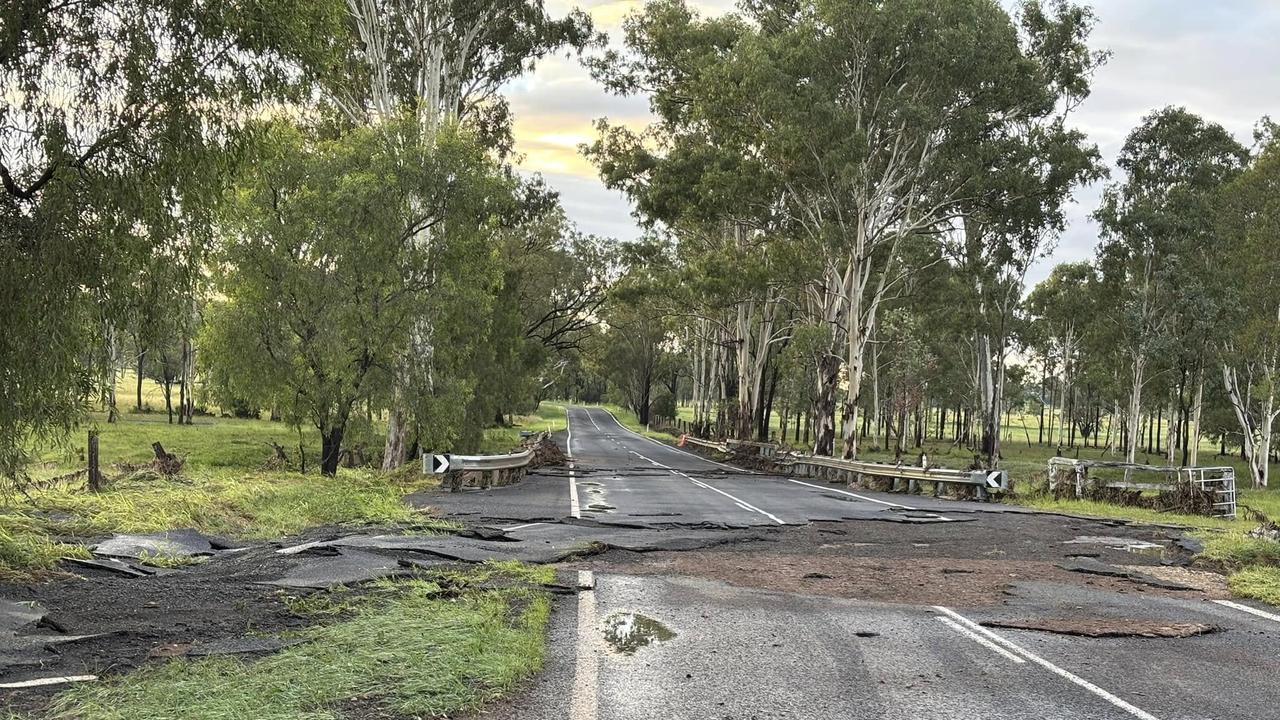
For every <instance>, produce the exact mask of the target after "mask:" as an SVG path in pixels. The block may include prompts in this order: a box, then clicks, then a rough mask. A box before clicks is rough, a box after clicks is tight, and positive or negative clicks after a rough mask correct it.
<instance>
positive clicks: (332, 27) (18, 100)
mask: <svg viewBox="0 0 1280 720" xmlns="http://www.w3.org/2000/svg"><path fill="white" fill-rule="evenodd" d="M341 22H342V17H341V13H340V9H339V8H338V7H337V6H336V5H334V4H333V3H332V2H328V0H273V1H270V2H256V3H190V2H176V3H175V2H170V1H169V0H85V1H83V2H47V0H13V1H12V2H9V3H7V4H6V5H5V11H4V13H3V14H2V15H0V276H2V277H3V278H4V282H3V288H4V290H3V292H0V316H3V317H4V318H5V332H4V333H3V337H0V368H3V370H2V371H0V372H3V381H2V382H0V473H3V474H7V475H13V474H15V473H17V472H19V471H20V467H21V461H22V458H23V449H24V447H27V446H28V445H29V444H30V443H32V442H39V441H45V440H51V439H54V438H56V437H59V436H61V435H62V434H63V433H64V431H66V430H68V429H69V428H70V426H71V425H72V424H73V423H75V422H76V421H77V420H78V419H79V418H80V417H81V416H82V412H83V410H84V406H85V404H84V400H85V399H86V398H88V397H91V396H92V394H93V388H94V387H95V386H96V385H99V384H102V383H105V382H106V380H107V377H106V376H107V374H108V371H107V367H109V366H112V365H114V360H112V358H114V357H115V356H116V355H117V352H116V351H115V350H111V351H107V352H103V351H101V350H100V348H101V347H102V346H103V345H104V344H106V345H112V346H116V347H117V349H118V346H117V340H116V338H117V337H118V335H119V334H120V333H121V332H123V329H124V327H125V325H126V324H127V313H128V308H129V307H130V305H131V304H132V303H133V302H134V301H136V299H137V297H138V291H139V287H140V286H141V283H139V282H137V279H138V269H139V268H140V267H142V266H144V265H145V264H146V262H147V261H148V259H149V258H151V257H152V256H154V255H157V254H159V255H168V256H170V257H174V258H176V259H175V265H176V268H177V269H178V270H179V272H176V273H174V275H173V276H172V278H166V279H165V281H164V282H165V285H164V288H163V293H162V294H163V295H165V296H167V297H169V298H174V297H182V296H184V295H189V294H190V280H191V278H192V277H193V275H194V274H195V273H196V272H197V271H198V268H199V266H200V262H199V258H200V255H201V251H202V250H203V249H204V248H205V247H206V246H207V244H208V242H209V239H210V230H209V228H210V225H211V223H210V222H209V221H210V219H211V217H212V212H213V205H214V204H215V203H214V201H215V200H216V199H217V198H218V197H219V196H220V194H221V190H222V187H223V185H224V183H225V182H226V176H227V173H226V171H227V169H228V163H227V160H228V158H229V157H231V156H232V154H233V151H234V150H235V149H236V148H237V147H238V146H239V144H240V143H239V141H240V133H239V129H240V126H241V124H242V122H243V120H244V119H245V118H246V117H247V116H249V115H252V114H253V113H255V112H257V111H258V109H260V108H261V107H262V106H263V105H266V104H268V103H274V102H281V101H289V100H290V99H291V98H296V97H298V94H297V91H298V90H300V89H301V88H302V87H304V86H306V85H307V84H308V82H309V80H310V79H311V78H313V73H312V72H311V69H312V68H315V67H325V66H328V65H331V64H332V59H331V58H330V56H329V52H330V43H329V42H328V39H329V38H330V37H333V36H334V35H336V34H337V33H338V32H339V28H340V26H341Z"/></svg>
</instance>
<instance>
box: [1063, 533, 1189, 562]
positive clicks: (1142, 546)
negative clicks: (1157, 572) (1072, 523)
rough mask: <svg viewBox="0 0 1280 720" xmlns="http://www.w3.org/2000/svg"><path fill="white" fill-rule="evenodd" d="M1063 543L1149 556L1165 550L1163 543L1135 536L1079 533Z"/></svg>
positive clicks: (1158, 555) (1161, 553)
mask: <svg viewBox="0 0 1280 720" xmlns="http://www.w3.org/2000/svg"><path fill="white" fill-rule="evenodd" d="M1063 544H1064V545H1104V546H1106V547H1108V548H1110V549H1112V550H1123V551H1125V552H1131V553H1134V554H1137V555H1149V556H1151V557H1163V556H1164V553H1165V550H1166V549H1167V548H1165V546H1164V545H1161V544H1159V543H1153V542H1147V541H1146V540H1138V539H1136V538H1126V537H1109V536H1104V535H1081V536H1079V537H1077V538H1075V539H1074V540H1066V541H1064V542H1063Z"/></svg>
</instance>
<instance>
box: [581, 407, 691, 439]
mask: <svg viewBox="0 0 1280 720" xmlns="http://www.w3.org/2000/svg"><path fill="white" fill-rule="evenodd" d="M594 407H599V408H604V409H605V410H608V411H609V412H611V413H613V416H614V417H615V418H617V419H618V422H620V423H622V426H623V427H625V428H626V429H628V430H630V431H631V432H633V433H636V434H638V435H644V436H645V437H648V438H653V439H654V440H659V441H662V442H668V443H671V442H678V441H679V440H680V437H679V436H678V435H672V434H670V433H664V432H658V431H657V430H654V429H653V426H652V425H650V427H648V428H646V427H645V426H644V424H643V423H641V422H640V418H639V417H637V416H636V414H635V413H634V412H632V411H630V410H628V409H627V408H624V407H622V406H621V405H612V404H604V405H595V406H594Z"/></svg>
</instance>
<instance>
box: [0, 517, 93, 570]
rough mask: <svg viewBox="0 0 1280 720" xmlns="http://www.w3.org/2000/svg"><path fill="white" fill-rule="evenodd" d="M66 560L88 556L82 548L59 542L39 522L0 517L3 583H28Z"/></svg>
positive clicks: (0, 551)
mask: <svg viewBox="0 0 1280 720" xmlns="http://www.w3.org/2000/svg"><path fill="white" fill-rule="evenodd" d="M63 557H79V558H87V557H89V551H88V550H87V549H85V548H84V547H83V546H81V545H71V544H68V543H63V542H59V541H58V540H56V539H54V538H53V537H51V536H50V533H49V531H48V528H47V527H46V526H45V525H44V523H43V522H41V521H40V520H38V519H35V518H31V517H28V516H25V515H21V514H17V513H3V514H0V580H12V581H18V580H26V579H30V578H33V577H36V578H38V577H41V576H44V575H47V574H49V573H52V572H54V571H56V570H57V568H58V560H59V559H61V558H63Z"/></svg>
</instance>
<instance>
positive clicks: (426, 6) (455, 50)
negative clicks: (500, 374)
mask: <svg viewBox="0 0 1280 720" xmlns="http://www.w3.org/2000/svg"><path fill="white" fill-rule="evenodd" d="M346 4H347V9H348V11H349V14H350V18H351V23H352V30H351V32H350V33H349V34H348V35H347V36H346V37H347V39H348V40H349V42H348V43H347V44H346V45H345V46H344V49H345V50H346V56H345V62H344V63H343V64H341V65H340V66H339V67H338V68H337V71H336V72H333V73H331V74H329V75H328V76H327V77H326V80H327V81H328V82H327V86H326V90H327V97H328V99H329V100H330V101H331V102H332V103H333V104H334V105H336V107H337V108H339V109H340V111H341V113H342V114H343V115H344V116H345V118H346V120H347V121H348V122H349V123H352V124H355V125H362V124H372V125H375V126H379V127H382V128H384V129H386V128H395V129H396V130H397V131H398V132H397V133H396V134H394V135H393V134H390V133H388V135H387V138H386V141H387V142H388V144H389V146H390V147H392V148H396V147H406V148H410V149H412V148H414V147H416V146H418V145H420V144H426V145H427V146H430V145H431V144H432V143H434V142H436V139H437V137H439V134H440V133H441V132H443V131H448V129H449V128H451V127H453V126H457V125H462V126H465V127H467V128H468V130H469V131H470V132H471V133H473V134H474V135H475V136H476V137H477V138H480V140H481V142H483V143H484V144H485V145H486V146H487V147H489V148H490V149H492V150H493V151H495V154H496V156H498V157H503V156H505V155H506V154H507V153H508V152H509V151H510V148H511V129H510V122H511V119H510V114H509V112H508V109H507V106H506V103H505V101H504V100H503V99H502V97H501V96H500V94H499V93H500V91H501V89H502V87H503V86H504V85H505V84H506V83H507V82H509V81H510V80H512V79H514V78H516V77H518V76H520V75H521V74H523V73H525V72H527V71H529V70H532V69H533V67H534V65H535V63H536V62H537V61H538V60H540V59H541V58H543V57H545V56H546V55H547V54H549V53H551V52H554V51H555V50H557V49H559V48H561V47H564V46H566V45H567V46H570V47H573V48H578V49H581V48H582V47H584V46H586V45H588V44H590V43H592V42H595V41H596V40H597V37H596V36H595V34H594V33H593V31H592V29H591V21H590V18H589V16H587V15H586V14H584V13H582V12H580V11H574V12H573V13H571V14H569V15H568V16H566V17H564V18H554V17H552V16H550V15H549V14H548V13H547V12H546V9H545V7H544V5H543V3H542V2H541V0H449V1H446V2H433V1H431V0H347V3H346ZM405 116H407V117H411V118H412V119H413V122H410V123H400V122H391V123H389V122H388V121H392V120H395V119H397V118H401V117H405ZM411 157H412V152H410V155H409V158H411ZM407 159H408V158H407ZM427 201H428V199H427V198H420V199H418V200H415V201H414V204H413V205H411V206H410V208H409V211H410V212H411V213H414V214H417V213H421V212H423V211H426V212H435V210H434V209H426V208H423V207H420V206H421V205H422V204H423V203H425V202H427ZM452 222H460V223H463V224H469V223H471V222H472V219H470V218H457V219H454V220H452ZM442 228H443V226H437V227H436V229H435V230H432V229H431V228H423V229H421V230H420V231H419V232H418V233H416V234H415V235H414V236H412V237H410V238H407V239H406V241H407V242H410V243H412V244H415V245H418V246H420V248H421V249H423V250H424V252H426V253H427V255H428V256H431V255H432V254H433V253H432V252H431V248H432V247H433V245H435V244H436V243H437V242H438V240H439V235H438V232H439V230H440V229H442ZM394 240H395V239H394V238H387V239H386V240H384V242H390V241H394ZM424 272H426V273H427V274H428V275H430V274H431V273H433V272H435V269H434V267H432V266H428V267H427V268H426V269H425V270H424ZM413 325H414V342H413V344H412V346H411V348H410V349H409V350H408V351H406V352H405V353H404V354H403V356H402V357H401V359H400V370H399V371H398V373H397V378H396V380H395V382H394V383H393V385H394V389H395V393H394V395H393V398H392V401H391V406H390V416H389V421H388V428H387V441H386V445H385V448H384V451H383V467H384V468H394V467H397V466H399V465H400V464H402V463H403V462H404V460H405V457H406V455H407V452H408V450H409V447H408V439H409V435H410V432H411V429H412V428H413V427H414V426H418V427H421V426H422V424H423V422H422V421H425V420H426V418H417V419H415V418H413V417H411V415H412V410H413V407H414V405H415V403H417V400H418V398H416V397H415V396H419V395H429V394H431V393H433V392H435V385H436V375H437V372H436V369H435V368H434V367H433V364H434V357H435V352H436V349H437V346H438V343H437V342H436V339H435V334H436V333H435V328H434V321H433V318H431V317H428V316H420V317H416V318H414V319H413ZM414 378H417V379H419V380H422V381H423V382H424V383H425V384H420V385H413V384H411V383H412V381H413V379H414Z"/></svg>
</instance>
